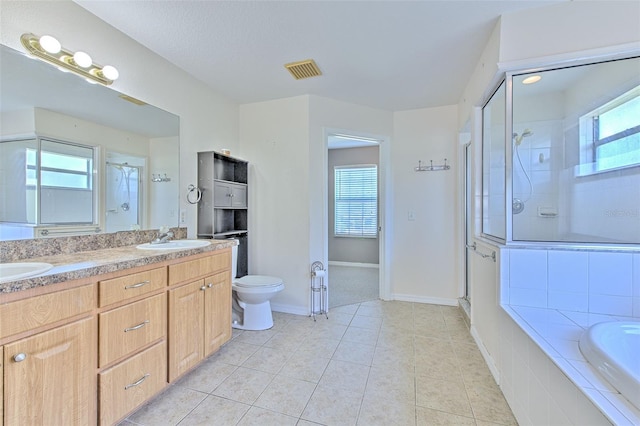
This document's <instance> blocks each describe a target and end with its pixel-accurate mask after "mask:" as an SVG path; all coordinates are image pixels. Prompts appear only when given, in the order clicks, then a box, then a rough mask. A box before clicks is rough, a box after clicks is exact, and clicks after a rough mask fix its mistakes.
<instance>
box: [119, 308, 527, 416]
mask: <svg viewBox="0 0 640 426" xmlns="http://www.w3.org/2000/svg"><path fill="white" fill-rule="evenodd" d="M131 424H137V425H154V426H155V425H180V426H184V425H225V426H226V425H261V426H265V425H277V426H281V425H282V426H284V425H316V424H321V425H356V424H357V425H385V426H386V425H478V426H489V425H515V424H517V423H516V420H515V418H514V417H513V414H512V413H511V410H510V408H509V406H508V405H507V403H506V401H505V399H504V396H503V395H502V393H501V391H500V389H499V388H498V386H497V385H496V383H495V381H494V380H493V377H492V376H491V374H490V372H489V369H488V368H487V366H486V364H485V363H484V360H483V358H482V355H481V354H480V351H479V350H478V348H477V346H476V345H475V343H474V341H473V339H472V338H471V336H470V334H469V331H468V328H467V326H466V324H465V323H464V320H463V317H462V315H461V313H460V311H459V310H458V308H454V307H447V306H438V305H428V304H420V303H408V302H382V301H371V302H365V303H360V304H354V305H348V306H342V307H339V308H335V309H332V310H331V312H330V315H329V319H328V320H327V319H325V318H324V317H318V318H317V321H316V322H314V321H313V319H312V318H309V317H306V316H297V315H289V314H282V313H277V312H274V327H273V328H272V329H270V330H265V331H239V330H234V335H233V338H232V340H231V341H230V342H228V343H227V344H226V345H225V346H223V347H222V348H221V349H220V351H219V352H217V353H216V354H214V355H212V356H211V357H210V358H209V359H207V360H206V361H204V362H203V363H202V364H201V365H200V366H199V367H198V368H197V369H195V370H194V371H192V372H190V373H188V374H187V375H186V376H185V377H183V378H181V379H180V380H179V381H177V382H175V383H174V384H173V385H171V386H169V387H168V389H167V390H166V391H164V392H163V393H162V394H160V395H159V396H157V397H156V398H155V399H153V400H152V401H150V402H149V403H147V404H146V405H145V406H143V407H141V408H140V409H139V410H138V411H136V412H135V413H133V414H132V415H131V416H129V418H128V419H126V420H125V421H124V422H123V423H122V425H131Z"/></svg>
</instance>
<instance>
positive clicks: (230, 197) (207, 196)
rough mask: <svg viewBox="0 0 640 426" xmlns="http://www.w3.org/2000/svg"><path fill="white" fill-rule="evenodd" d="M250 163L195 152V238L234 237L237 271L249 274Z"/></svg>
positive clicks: (211, 153)
mask: <svg viewBox="0 0 640 426" xmlns="http://www.w3.org/2000/svg"><path fill="white" fill-rule="evenodd" d="M248 169H249V163H248V162H246V161H244V160H241V159H239V158H234V157H231V156H228V155H224V154H221V153H219V152H214V151H208V152H199V153H198V188H200V190H201V191H202V198H201V199H200V202H199V203H198V238H215V239H227V238H235V239H237V240H238V241H239V243H240V245H239V246H238V271H237V276H238V277H241V276H244V275H247V273H248V254H247V252H248V250H247V243H248V233H249V232H248V226H247V225H248V214H249V205H248V195H249V194H248V190H249V185H248Z"/></svg>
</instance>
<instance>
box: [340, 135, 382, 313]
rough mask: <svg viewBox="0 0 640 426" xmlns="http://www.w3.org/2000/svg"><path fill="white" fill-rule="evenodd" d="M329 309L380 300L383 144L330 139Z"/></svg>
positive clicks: (371, 140) (353, 137) (359, 139)
mask: <svg viewBox="0 0 640 426" xmlns="http://www.w3.org/2000/svg"><path fill="white" fill-rule="evenodd" d="M327 149H328V155H327V158H328V161H327V189H328V191H327V196H328V199H327V206H328V211H327V218H328V226H327V231H328V235H327V241H328V244H327V247H328V258H327V259H328V273H329V278H328V283H329V284H328V288H329V291H328V306H329V308H335V307H338V306H344V305H350V304H355V303H361V302H366V301H369V300H377V299H379V298H380V288H381V286H380V283H381V274H380V265H381V262H380V247H381V245H380V235H381V234H380V231H381V229H382V228H381V220H380V218H381V214H380V201H379V200H380V189H379V188H380V167H379V166H380V140H377V139H375V138H369V137H363V136H359V135H355V134H345V133H328V135H327Z"/></svg>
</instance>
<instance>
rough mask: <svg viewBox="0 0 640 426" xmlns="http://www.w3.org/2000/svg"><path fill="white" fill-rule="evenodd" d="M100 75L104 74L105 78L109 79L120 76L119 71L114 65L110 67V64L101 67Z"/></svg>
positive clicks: (115, 78)
mask: <svg viewBox="0 0 640 426" xmlns="http://www.w3.org/2000/svg"><path fill="white" fill-rule="evenodd" d="M102 75H104V76H105V78H108V79H109V80H117V79H118V77H119V76H120V73H119V72H118V70H117V69H116V68H115V67H112V66H111V65H105V66H104V68H102Z"/></svg>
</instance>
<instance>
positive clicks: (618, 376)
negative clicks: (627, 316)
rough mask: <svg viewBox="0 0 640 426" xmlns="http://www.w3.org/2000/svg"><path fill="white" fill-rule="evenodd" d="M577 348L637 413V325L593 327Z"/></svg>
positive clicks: (614, 323)
mask: <svg viewBox="0 0 640 426" xmlns="http://www.w3.org/2000/svg"><path fill="white" fill-rule="evenodd" d="M579 346H580V352H582V355H584V357H585V358H586V359H587V361H589V363H590V364H591V365H592V366H593V367H594V368H596V369H597V370H598V371H599V372H600V373H601V374H602V376H604V378H605V379H606V380H607V381H608V382H609V383H611V385H612V386H613V387H614V388H616V390H618V392H620V393H621V394H622V396H624V397H625V398H626V399H627V400H629V402H631V403H632V404H633V405H634V406H635V407H636V408H638V409H639V410H640V321H612V322H601V323H598V324H594V325H592V326H591V327H589V328H588V329H587V330H586V331H585V332H584V333H583V334H582V336H581V337H580V344H579Z"/></svg>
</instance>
